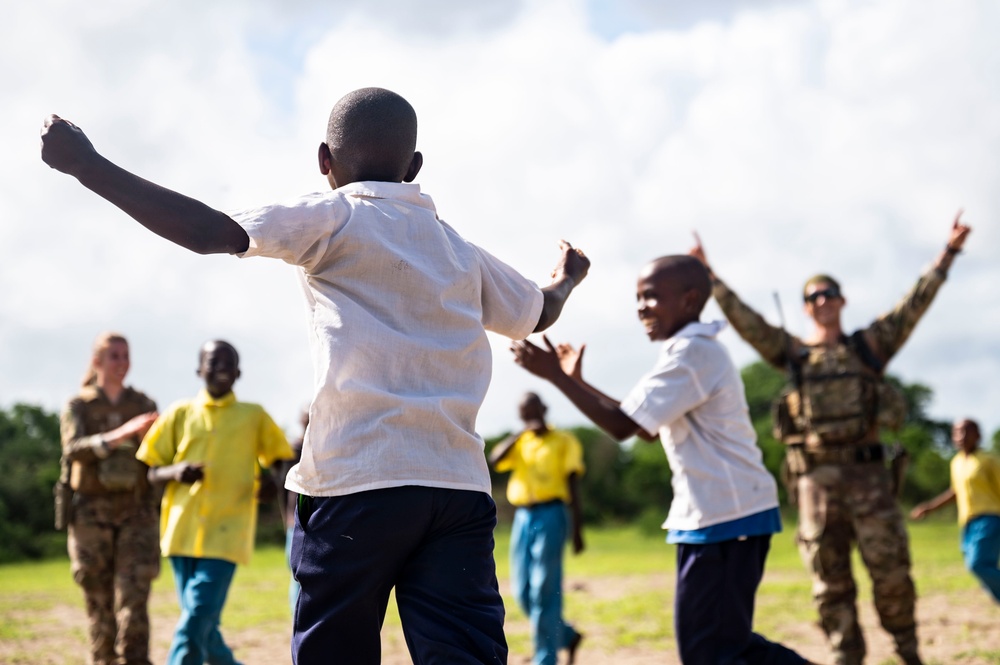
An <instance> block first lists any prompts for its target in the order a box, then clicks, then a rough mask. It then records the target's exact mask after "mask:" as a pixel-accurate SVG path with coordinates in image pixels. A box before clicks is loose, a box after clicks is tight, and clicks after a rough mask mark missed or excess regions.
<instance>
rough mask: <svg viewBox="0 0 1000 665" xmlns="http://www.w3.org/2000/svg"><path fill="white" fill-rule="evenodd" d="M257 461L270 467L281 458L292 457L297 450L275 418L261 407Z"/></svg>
mask: <svg viewBox="0 0 1000 665" xmlns="http://www.w3.org/2000/svg"><path fill="white" fill-rule="evenodd" d="M257 446H258V448H257V462H258V463H259V464H260V465H261V466H262V467H269V466H271V465H272V464H273V463H274V462H275V461H277V460H280V459H292V458H293V457H295V452H294V451H293V450H292V446H291V445H290V444H289V443H288V437H286V436H285V433H284V431H282V429H281V428H280V427H278V425H277V423H275V422H274V419H272V418H271V416H270V415H268V413H267V412H266V411H264V410H263V409H261V418H260V432H259V433H258V437H257Z"/></svg>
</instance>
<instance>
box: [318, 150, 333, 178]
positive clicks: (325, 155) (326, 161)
mask: <svg viewBox="0 0 1000 665" xmlns="http://www.w3.org/2000/svg"><path fill="white" fill-rule="evenodd" d="M317 157H318V158H319V172H320V173H322V174H323V175H329V174H330V168H331V166H330V165H331V163H332V162H333V155H331V154H330V146H328V145H327V144H326V143H320V144H319V154H318V155H317Z"/></svg>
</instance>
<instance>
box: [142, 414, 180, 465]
mask: <svg viewBox="0 0 1000 665" xmlns="http://www.w3.org/2000/svg"><path fill="white" fill-rule="evenodd" d="M183 418H184V407H183V405H180V406H175V407H172V408H171V409H169V410H168V411H167V412H166V413H165V414H163V415H161V416H160V417H159V418H157V419H156V420H155V421H154V422H153V424H152V426H151V427H150V428H149V431H148V432H146V436H145V437H143V439H142V443H141V444H140V445H139V449H138V450H137V451H135V458H136V459H137V460H139V461H140V462H142V463H143V464H145V465H146V466H151V467H156V466H167V465H169V464H173V463H174V457H175V456H176V455H177V444H178V441H177V437H176V434H175V433H176V431H177V427H176V425H177V423H178V421H180V420H183Z"/></svg>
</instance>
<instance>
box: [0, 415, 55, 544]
mask: <svg viewBox="0 0 1000 665" xmlns="http://www.w3.org/2000/svg"><path fill="white" fill-rule="evenodd" d="M60 453H61V444H60V442H59V417H58V416H57V415H56V414H53V413H46V412H45V411H44V410H43V409H42V408H41V407H38V406H30V405H27V404H15V405H14V406H13V407H12V408H11V409H10V410H8V411H3V410H0V470H2V471H0V561H13V560H17V559H23V558H37V557H41V556H45V555H51V554H55V553H57V552H60V551H62V552H65V543H66V537H65V535H64V534H61V533H57V532H56V531H55V529H54V527H53V517H54V514H53V499H52V488H53V486H54V485H55V482H56V480H58V478H59V456H60Z"/></svg>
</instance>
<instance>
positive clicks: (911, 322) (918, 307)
mask: <svg viewBox="0 0 1000 665" xmlns="http://www.w3.org/2000/svg"><path fill="white" fill-rule="evenodd" d="M944 280H945V275H944V273H942V272H940V271H938V270H934V269H931V270H929V271H927V272H926V273H924V274H923V275H921V277H920V279H919V280H917V283H916V285H915V286H914V287H913V289H911V291H910V292H909V293H908V294H907V295H906V296H905V297H904V298H903V299H902V300H901V301H900V302H899V303H898V304H897V305H896V307H895V308H893V309H892V310H891V311H889V312H887V313H886V314H883V315H882V316H880V317H879V318H877V319H876V320H875V321H874V322H873V323H872V324H871V325H869V326H868V327H867V328H864V329H862V330H860V331H858V333H857V334H860V336H861V337H863V339H864V342H865V343H866V345H867V347H868V348H869V349H870V350H871V352H872V355H874V356H875V358H874V359H875V360H876V361H877V362H878V364H879V365H880V366H882V367H884V365H885V364H886V363H887V362H888V361H889V360H890V359H891V358H892V357H893V356H895V354H896V353H897V352H898V351H899V349H900V347H902V346H903V344H904V343H905V342H906V340H907V339H908V338H909V336H910V333H912V332H913V329H914V327H916V325H917V322H918V321H919V320H920V318H921V317H922V316H923V314H924V312H926V311H927V308H928V307H929V306H930V304H931V301H932V300H933V299H934V296H935V295H936V294H937V291H938V289H939V288H940V287H941V285H942V284H943V283H944ZM713 295H714V296H715V299H716V300H717V301H718V303H719V306H720V307H721V308H722V311H723V313H724V314H725V315H726V318H727V319H729V322H730V324H731V325H732V326H733V328H734V329H735V330H736V331H737V333H739V335H740V336H741V337H742V338H743V339H744V340H746V341H747V343H749V344H750V345H751V346H753V347H754V348H755V349H756V350H757V352H758V353H760V355H761V356H762V357H763V358H764V360H766V361H767V362H769V363H770V364H772V365H774V366H775V367H778V368H780V369H782V370H788V369H792V371H795V372H796V373H797V375H798V377H799V380H800V381H801V379H802V377H805V379H806V380H807V381H808V380H809V377H811V376H812V377H821V378H823V379H827V378H830V377H831V376H832V374H837V373H839V372H847V373H848V374H850V373H851V372H854V373H855V374H857V373H861V370H864V371H866V372H868V373H871V374H873V375H874V374H875V373H876V372H874V371H872V370H871V369H870V368H871V363H870V362H865V361H864V360H862V359H861V358H860V357H859V355H858V351H857V346H856V344H854V343H852V342H850V341H848V339H847V338H846V337H845V338H844V340H843V341H842V342H841V343H839V344H837V345H834V346H832V347H826V346H810V345H808V344H806V343H805V342H803V341H802V340H801V339H799V338H798V337H795V336H793V335H791V334H789V333H788V332H786V331H785V330H783V329H781V328H777V327H775V326H772V325H770V324H769V323H767V322H766V321H765V320H764V318H763V317H762V316H761V315H760V314H758V313H757V312H755V311H754V310H753V309H751V308H750V307H749V306H747V305H746V304H745V303H744V302H743V301H741V300H740V299H739V297H738V296H737V295H736V294H735V293H734V292H733V291H732V290H731V289H730V288H729V287H728V286H726V284H725V283H723V282H722V281H721V280H719V279H717V278H716V279H715V280H714V286H713ZM790 360H791V362H789V361H790ZM831 373H832V374H831ZM878 373H881V372H878ZM842 376H847V374H844V375H842ZM873 380H874V379H872V380H869V381H868V382H867V383H866V382H862V384H857V383H855V384H850V383H846V382H841V383H839V384H838V383H836V382H833V381H831V382H829V383H827V384H825V386H817V384H815V383H814V384H811V386H812V389H811V393H812V398H813V401H814V403H816V402H815V400H816V399H817V398H820V401H826V402H828V403H836V407H831V408H842V409H846V410H854V411H855V412H856V414H857V415H858V417H862V418H863V419H864V421H865V425H864V426H863V427H862V431H856V432H855V433H854V434H852V435H851V436H850V437H849V438H850V440H851V441H853V442H865V441H868V442H873V441H876V440H877V439H878V425H877V422H876V416H877V411H878V399H879V398H878V391H877V390H876V387H875V384H874V383H873V382H872V381H873ZM850 385H855V386H858V387H857V388H854V389H850V390H851V393H852V394H850V395H846V394H845V395H843V396H838V395H833V394H830V395H827V396H826V399H825V400H823V399H822V398H823V397H824V395H823V394H822V393H823V392H824V391H837V390H842V389H844V388H845V387H847V386H850ZM862 386H863V387H862ZM803 399H807V398H803ZM803 409H804V410H806V411H808V410H809V407H808V405H805V406H803ZM806 420H808V418H806ZM817 422H818V421H817ZM833 427H835V426H834V425H831V428H833ZM803 428H804V429H803V431H802V434H803V435H805V441H806V443H812V444H815V445H818V444H819V443H820V439H821V438H823V439H825V438H826V437H825V435H823V436H821V433H820V432H819V425H815V427H813V426H812V425H809V426H806V425H803ZM810 429H814V430H815V431H809V430H810ZM794 442H796V441H786V443H794Z"/></svg>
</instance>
